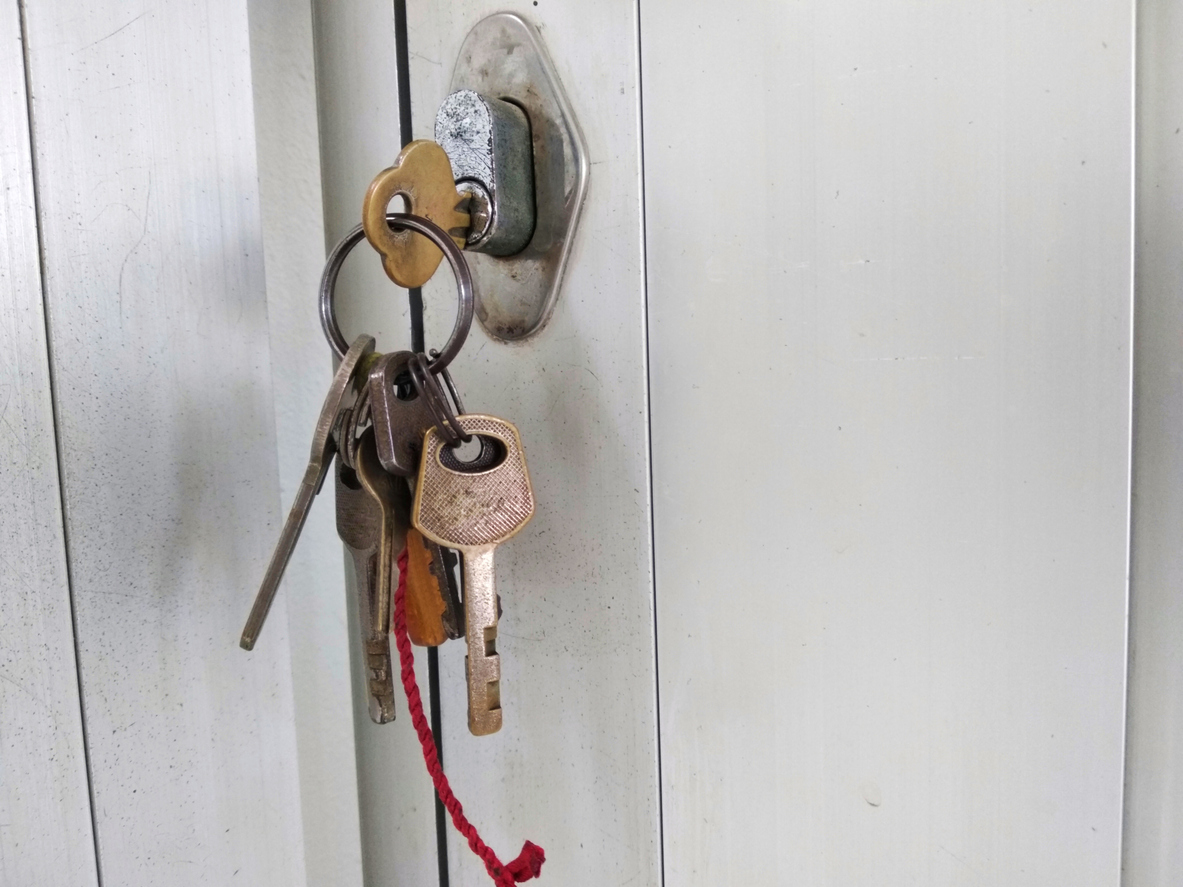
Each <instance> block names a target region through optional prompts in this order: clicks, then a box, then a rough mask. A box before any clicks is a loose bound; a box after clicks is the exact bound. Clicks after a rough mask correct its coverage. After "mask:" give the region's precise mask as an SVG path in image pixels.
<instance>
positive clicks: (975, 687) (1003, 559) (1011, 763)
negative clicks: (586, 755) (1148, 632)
mask: <svg viewBox="0 0 1183 887" xmlns="http://www.w3.org/2000/svg"><path fill="white" fill-rule="evenodd" d="M641 10H642V11H641V34H642V48H641V59H642V70H643V82H644V140H645V161H646V162H645V200H646V232H647V255H648V281H649V324H650V360H651V379H652V388H651V392H650V396H651V402H652V416H653V476H654V520H655V545H656V581H657V591H656V600H657V629H658V650H659V651H660V656H659V676H660V700H661V708H660V722H661V760H662V788H663V792H662V803H663V812H664V839H665V871H666V878H667V883H669V884H676V885H684V884H715V883H740V882H750V883H778V884H780V883H784V884H788V883H793V884H803V885H804V884H817V885H821V884H827V885H853V884H871V883H874V884H888V885H890V884H899V885H904V884H932V885H938V884H939V885H955V884H965V885H969V884H992V885H993V884H1006V885H1047V884H1078V885H1115V884H1117V883H1118V878H1119V843H1120V834H1119V831H1120V821H1121V787H1122V774H1121V756H1122V723H1123V687H1124V674H1125V655H1124V650H1125V647H1124V645H1125V606H1126V577H1125V573H1126V543H1127V493H1128V486H1127V480H1128V469H1129V458H1128V452H1129V445H1130V439H1129V409H1130V400H1129V391H1130V353H1129V347H1128V345H1129V338H1130V299H1131V288H1130V271H1131V268H1130V236H1131V232H1130V213H1131V202H1130V201H1131V194H1130V174H1131V166H1130V165H1131V155H1130V145H1131V80H1130V76H1131V71H1132V46H1131V25H1132V13H1133V10H1132V4H1131V3H1130V2H1118V0H1089V2H1083V3H1074V4H1071V5H1064V4H1035V5H1032V4H1028V3H1023V4H1019V3H999V4H985V5H984V4H980V3H968V2H958V3H944V4H936V5H932V4H899V3H893V4H883V3H871V2H858V0H846V2H838V3H806V2H802V3H793V4H781V3H768V2H755V0H752V2H744V3H737V4H731V5H729V6H727V8H726V10H725V11H724V10H723V9H721V8H720V7H719V5H718V4H707V3H697V2H696V3H677V4H674V3H642V5H641Z"/></svg>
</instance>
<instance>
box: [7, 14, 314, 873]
mask: <svg viewBox="0 0 1183 887" xmlns="http://www.w3.org/2000/svg"><path fill="white" fill-rule="evenodd" d="M25 6H26V20H27V34H28V47H27V52H28V63H29V85H30V89H31V94H32V107H33V124H34V125H33V145H34V157H35V161H36V169H37V179H38V193H39V207H40V214H41V215H40V222H41V230H42V244H43V262H44V271H45V280H44V284H45V290H46V301H47V306H48V316H49V330H50V345H51V351H52V362H53V375H54V379H55V382H56V385H55V394H56V408H57V417H58V434H59V440H60V453H61V462H62V477H63V491H64V501H65V515H66V527H67V534H68V538H69V557H70V567H71V579H72V584H73V591H74V604H75V614H76V624H77V631H78V651H79V665H80V669H81V676H82V688H83V702H84V710H85V716H86V723H87V727H88V739H89V746H88V747H89V754H90V765H91V773H92V780H93V783H92V784H93V794H94V799H95V811H94V815H95V821H96V829H97V841H98V848H99V856H100V865H101V869H102V875H103V881H104V883H107V884H136V885H144V887H149V885H166V884H167V885H170V887H176V885H189V884H192V885H197V884H231V883H235V882H240V883H244V884H245V883H249V884H259V885H277V887H278V885H285V887H287V885H292V884H302V883H304V863H303V847H302V836H301V827H300V819H301V814H300V796H299V782H298V779H297V772H296V744H295V737H294V732H293V727H292V691H291V675H290V666H289V661H288V646H287V638H286V615H285V614H284V612H283V609H282V608H283V601H282V600H281V601H280V602H279V603H278V604H277V606H276V610H275V612H274V613H273V616H274V617H275V618H274V623H273V624H272V625H271V626H270V628H269V632H268V634H267V638H266V643H265V644H261V645H260V648H259V649H258V650H256V651H255V652H254V653H253V654H249V655H248V654H245V653H243V652H241V651H240V650H238V649H237V647H236V638H237V634H238V630H239V628H240V627H241V622H242V619H243V617H244V616H245V613H246V610H247V608H248V607H249V604H250V599H251V596H252V594H253V592H254V588H255V587H256V586H257V583H258V581H259V578H260V577H261V575H262V571H263V568H264V567H265V565H266V562H267V557H268V555H269V554H270V547H271V546H272V545H273V544H274V541H275V536H276V535H277V533H278V522H277V517H278V508H277V506H278V485H277V481H276V471H275V437H274V431H273V429H274V416H273V412H272V401H271V391H270V382H271V380H270V366H269V362H268V349H267V336H268V328H267V316H266V301H265V295H264V285H263V265H262V253H261V248H260V220H259V208H258V188H257V183H256V173H257V167H256V155H255V141H254V137H253V133H254V119H253V110H252V102H251V84H250V60H249V40H248V28H247V17H246V5H245V3H242V2H220V3H215V4H213V5H209V6H206V5H197V6H195V5H192V4H186V3H169V4H166V5H164V6H154V7H150V8H147V9H143V10H138V11H137V10H132V9H128V8H127V7H126V4H122V3H118V2H114V0H107V2H96V3H91V4H88V5H87V6H85V7H78V6H76V5H71V4H65V5H63V4H60V3H54V2H32V0H30V2H28V3H27V4H25Z"/></svg>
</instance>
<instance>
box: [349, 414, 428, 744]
mask: <svg viewBox="0 0 1183 887" xmlns="http://www.w3.org/2000/svg"><path fill="white" fill-rule="evenodd" d="M373 449H374V438H373V433H372V432H369V431H366V432H363V434H362V436H361V439H360V440H359V441H358V446H357V460H356V463H355V464H357V466H358V468H357V470H356V471H355V470H354V469H352V468H349V467H348V466H346V465H345V464H344V462H343V460H341V459H338V460H337V473H336V494H337V503H336V504H337V535H338V536H340V537H341V541H342V542H343V543H344V544H345V548H346V550H347V551H348V552H349V555H350V558H351V559H352V561H353V571H354V578H355V583H354V584H355V591H356V593H357V603H358V617H359V618H358V627H359V630H360V632H361V654H362V670H363V674H364V675H365V680H366V689H367V692H368V693H369V697H370V706H369V707H370V719H371V720H372V721H373V722H374V723H375V724H385V723H389V722H390V721H393V720H394V671H393V666H392V663H391V658H390V634H389V631H388V630H386V629H385V628H376V627H375V624H374V623H375V619H374V614H375V613H376V612H377V611H379V610H380V609H381V608H382V604H381V601H380V598H381V597H382V596H383V591H382V589H383V583H386V585H385V588H386V589H387V592H386V594H387V595H389V588H390V582H391V571H390V567H389V565H388V564H387V565H386V566H385V569H384V568H383V560H382V558H383V555H384V554H389V551H390V549H391V548H392V547H397V546H398V544H399V539H398V536H397V535H396V536H395V538H394V539H392V540H390V539H385V536H386V534H387V533H388V532H389V531H390V530H393V531H394V532H395V533H396V534H397V533H398V531H399V530H400V529H401V530H402V531H403V532H404V533H405V531H406V516H407V514H408V512H409V509H410V504H409V502H408V501H407V500H408V498H409V497H408V496H407V495H406V494H405V493H404V494H403V495H402V496H401V498H400V500H399V502H398V503H397V505H398V506H399V508H401V511H402V514H403V519H402V520H401V521H400V522H394V523H393V525H392V522H391V521H389V520H387V519H386V515H387V512H388V510H389V509H387V508H384V507H383V503H382V502H381V501H380V499H379V498H378V497H376V496H375V495H374V489H375V480H374V478H373V466H374V465H375V464H376V462H375V459H374V456H373ZM378 471H381V466H378ZM386 476H387V477H389V475H386ZM363 477H365V478H367V479H368V484H367V483H363ZM393 480H395V482H396V483H397V479H393ZM377 486H378V488H379V491H380V492H379V495H382V494H383V493H382V492H381V491H382V488H383V486H384V484H383V482H382V480H381V479H380V478H379V479H378V480H377ZM401 486H404V487H405V484H402V485H401ZM389 492H391V493H396V492H397V491H393V490H391V491H389ZM384 541H385V545H384Z"/></svg>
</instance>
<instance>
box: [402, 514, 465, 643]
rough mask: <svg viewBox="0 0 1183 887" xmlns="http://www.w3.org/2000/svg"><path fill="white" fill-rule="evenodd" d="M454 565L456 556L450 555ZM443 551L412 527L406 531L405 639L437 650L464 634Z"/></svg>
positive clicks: (454, 589)
mask: <svg viewBox="0 0 1183 887" xmlns="http://www.w3.org/2000/svg"><path fill="white" fill-rule="evenodd" d="M453 563H455V555H453ZM449 573H450V570H449V569H448V564H447V561H446V559H445V553H444V550H443V548H442V547H441V546H440V544H439V543H438V542H434V541H432V540H431V539H427V538H425V537H424V536H423V534H422V533H420V532H419V531H418V530H416V529H415V528H414V527H412V528H411V529H409V530H408V531H407V635H408V636H409V637H410V639H411V643H412V644H416V645H418V646H420V647H438V646H439V645H440V644H442V643H444V641H447V640H450V639H452V638H458V637H460V636H461V635H462V634H464V610H463V609H462V608H461V604H460V596H459V595H458V594H457V593H456V588H455V586H454V585H453V583H452V582H451V581H450V579H451V577H450V576H449Z"/></svg>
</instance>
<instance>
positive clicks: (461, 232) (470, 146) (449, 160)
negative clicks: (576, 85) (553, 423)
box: [362, 13, 590, 340]
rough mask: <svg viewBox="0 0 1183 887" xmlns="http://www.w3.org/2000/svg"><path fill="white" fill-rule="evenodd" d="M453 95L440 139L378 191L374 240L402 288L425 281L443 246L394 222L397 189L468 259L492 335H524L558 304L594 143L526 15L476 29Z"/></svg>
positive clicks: (366, 213)
mask: <svg viewBox="0 0 1183 887" xmlns="http://www.w3.org/2000/svg"><path fill="white" fill-rule="evenodd" d="M451 90H452V91H451V93H450V94H449V95H448V97H447V98H446V99H444V102H443V104H442V105H441V106H440V108H439V112H438V114H437V115H436V121H435V142H429V141H416V142H411V143H410V144H408V145H407V146H406V147H405V148H404V149H403V151H402V153H401V154H400V155H399V158H398V160H397V161H395V164H394V166H392V167H390V168H389V169H387V170H384V171H383V172H382V173H380V174H379V175H378V177H377V178H376V179H375V180H374V183H373V184H372V185H371V186H370V191H369V193H367V195H366V202H365V206H364V208H363V211H362V216H363V219H364V227H365V232H366V237H367V238H368V239H369V241H370V243H371V244H372V245H373V246H374V248H375V249H377V250H378V251H379V252H381V253H382V255H383V266H384V267H385V268H386V272H387V274H388V275H389V276H390V277H391V279H392V280H394V281H395V282H396V283H398V284H400V285H401V286H420V285H422V284H423V283H425V282H426V281H427V280H428V278H430V277H431V275H432V274H433V273H434V272H435V269H436V267H438V265H439V262H440V259H441V258H442V253H440V252H439V249H438V248H437V247H435V246H433V245H432V244H431V243H430V242H428V241H427V240H426V239H425V238H423V237H422V236H420V235H418V234H415V233H413V232H411V231H409V230H397V231H396V230H393V229H392V228H391V227H390V226H389V225H388V224H387V222H386V212H387V204H388V203H389V202H390V200H391V199H392V198H393V197H394V196H395V195H396V194H401V195H402V196H403V197H404V198H406V200H407V203H408V204H409V211H410V212H411V213H414V214H416V215H420V216H423V217H425V218H427V219H429V220H431V221H432V222H435V223H436V224H437V225H439V226H440V227H442V228H443V229H444V230H445V231H446V232H447V233H448V234H449V235H451V236H452V238H453V240H454V241H455V242H456V244H457V245H458V246H463V247H464V248H465V249H466V250H467V251H468V252H469V254H470V256H469V266H470V268H471V270H472V276H473V280H474V282H475V284H476V316H477V319H478V320H479V321H480V323H481V325H482V326H483V327H484V328H485V330H486V332H488V333H489V334H490V335H491V336H493V337H494V338H497V339H503V340H518V339H524V338H526V337H527V336H530V335H532V334H533V333H535V332H537V331H538V330H539V329H540V328H541V327H542V326H543V324H545V323H546V320H547V318H548V317H549V316H550V313H551V311H552V310H553V308H554V304H555V300H556V299H557V298H558V294H559V288H560V286H561V285H562V282H563V274H564V272H565V271H566V266H567V260H568V258H569V256H570V253H571V243H572V239H573V237H574V233H575V228H576V225H577V223H578V221H579V213H580V210H581V209H582V207H583V201H584V197H585V196H586V194H587V180H588V172H589V168H590V164H589V162H588V158H587V145H586V142H585V141H584V138H583V133H582V132H581V131H580V129H579V124H578V123H577V122H576V120H575V115H574V113H573V112H572V110H571V105H570V102H569V101H568V100H567V96H566V94H565V93H564V92H563V88H562V85H561V84H560V83H559V78H558V74H557V73H556V72H555V68H554V64H553V63H552V62H551V60H550V57H549V56H548V55H547V53H546V50H545V48H544V47H543V46H542V43H541V41H540V40H539V38H538V35H537V33H536V32H535V30H534V28H533V27H531V26H530V25H529V24H527V23H526V21H525V20H524V19H522V18H521V17H520V16H517V15H513V14H511V13H498V14H497V15H491V16H489V17H488V18H485V19H482V20H481V21H480V22H478V23H477V24H476V26H474V27H473V29H472V30H471V31H470V32H469V33H468V36H467V37H466V38H465V39H464V43H463V45H462V46H461V48H460V55H459V58H458V59H457V60H456V67H455V70H454V71H453V72H452V85H451ZM441 149H442V150H441ZM445 157H446V160H445ZM449 165H450V167H451V169H450V173H451V175H449V174H448V166H449Z"/></svg>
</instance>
